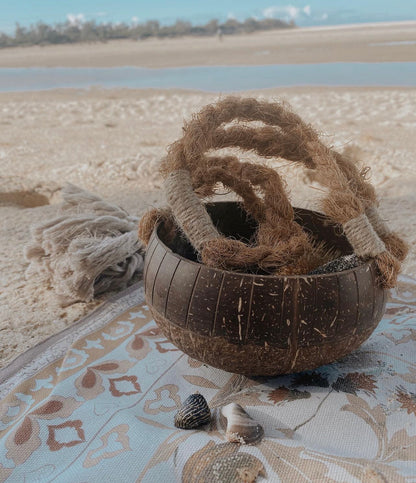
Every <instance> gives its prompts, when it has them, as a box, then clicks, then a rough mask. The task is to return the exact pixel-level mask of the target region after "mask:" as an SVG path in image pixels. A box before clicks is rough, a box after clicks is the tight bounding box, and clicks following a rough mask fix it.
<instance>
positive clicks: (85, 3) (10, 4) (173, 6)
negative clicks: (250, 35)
mask: <svg viewBox="0 0 416 483" xmlns="http://www.w3.org/2000/svg"><path fill="white" fill-rule="evenodd" d="M0 7H1V14H0V31H2V32H6V33H9V34H10V33H12V32H13V31H14V28H15V23H16V22H19V23H20V24H21V25H23V26H28V25H30V24H34V23H37V22H38V21H43V22H45V23H49V24H53V23H57V22H65V21H66V20H69V21H71V22H74V23H77V22H82V21H86V20H95V21H97V22H112V23H115V22H128V23H134V22H139V23H141V22H146V21H147V20H159V21H160V22H161V23H162V24H169V23H174V22H175V21H176V20H177V19H181V20H188V21H190V22H192V23H193V24H202V23H204V22H207V21H208V20H211V19H213V18H217V19H219V20H221V21H225V20H227V18H236V19H238V20H244V19H246V18H248V17H255V18H259V19H261V18H266V17H272V18H281V19H284V20H286V21H288V20H294V21H295V22H296V24H297V25H299V26H308V25H336V24H345V23H361V22H385V21H397V20H416V0H396V1H394V0H283V1H281V0H209V1H197V0H175V1H168V0H151V1H149V0H118V1H116V2H115V1H114V0H112V1H110V0H0Z"/></svg>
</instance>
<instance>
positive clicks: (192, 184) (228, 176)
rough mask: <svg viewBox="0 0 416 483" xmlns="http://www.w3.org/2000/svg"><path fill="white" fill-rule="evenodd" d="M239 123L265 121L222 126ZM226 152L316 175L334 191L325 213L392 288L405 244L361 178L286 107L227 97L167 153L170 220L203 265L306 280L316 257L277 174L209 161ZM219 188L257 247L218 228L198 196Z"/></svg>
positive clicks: (227, 160)
mask: <svg viewBox="0 0 416 483" xmlns="http://www.w3.org/2000/svg"><path fill="white" fill-rule="evenodd" d="M234 120H237V121H240V122H241V121H248V122H250V121H261V122H263V124H265V126H262V127H252V126H243V125H241V124H237V125H232V126H231V127H228V128H227V129H225V128H224V127H223V125H224V124H226V123H229V122H231V121H234ZM225 147H239V148H240V149H244V150H252V151H255V152H257V154H259V155H261V156H264V157H281V158H285V159H288V160H290V161H294V162H301V163H303V164H304V165H305V166H306V167H307V168H310V169H313V170H314V172H315V173H316V178H317V180H318V181H319V182H320V183H322V184H323V185H324V186H326V187H327V188H328V189H329V194H328V196H327V197H326V198H325V199H324V200H323V203H322V206H323V211H324V212H325V213H326V214H327V215H328V216H329V217H330V218H331V219H332V220H334V221H335V222H337V223H339V224H342V225H343V228H344V232H345V234H346V236H347V238H348V240H349V241H350V243H351V245H352V246H353V248H354V251H355V252H356V253H357V254H358V255H359V256H362V257H375V259H376V261H377V264H378V268H379V270H380V272H381V280H382V283H383V285H384V286H386V287H390V286H394V284H395V283H396V278H397V274H398V271H399V269H400V264H399V262H398V260H397V259H396V256H397V257H398V258H400V259H402V258H403V257H404V256H405V253H404V252H405V244H404V243H403V242H402V241H401V240H400V239H399V238H398V237H397V235H395V234H392V233H391V232H390V231H389V230H388V229H387V227H386V226H385V225H384V224H383V222H382V220H381V219H380V217H379V215H378V213H377V210H376V209H375V204H376V195H375V191H374V188H373V187H372V186H371V185H370V184H369V183H368V182H366V180H365V177H364V175H363V172H360V171H359V170H358V169H357V167H356V166H355V165H354V163H353V162H352V160H350V159H349V158H348V157H347V156H344V155H341V154H339V153H337V152H336V151H334V150H332V149H330V148H328V147H327V146H325V145H324V144H323V143H322V142H321V141H320V139H319V137H318V134H317V133H316V131H315V130H314V129H313V128H312V127H311V126H310V125H308V124H305V123H304V122H303V121H302V119H301V118H300V117H299V116H298V115H297V114H295V113H293V112H292V111H291V110H290V109H289V108H288V107H287V106H286V105H285V104H282V103H269V102H266V101H258V100H256V99H250V98H248V99H240V98H235V97H228V98H226V99H224V100H222V101H220V102H218V103H217V104H214V105H208V106H206V107H205V108H204V109H202V110H201V111H200V112H199V113H198V114H196V115H195V116H194V117H193V119H192V120H191V121H190V122H189V123H187V124H186V125H185V127H184V132H183V136H182V138H180V139H179V140H178V141H176V142H175V143H173V144H172V145H171V146H170V147H169V149H168V155H167V157H166V159H165V160H164V161H163V163H162V174H164V176H165V178H166V182H165V189H166V193H167V197H168V203H169V204H170V206H171V209H172V213H173V215H174V217H175V219H176V221H177V223H178V225H179V226H180V227H181V228H182V230H183V231H184V232H185V234H186V235H187V236H188V238H189V239H190V241H191V243H192V244H193V245H194V247H195V248H196V249H197V250H198V251H199V252H200V253H201V258H202V260H203V261H204V263H207V264H209V265H213V266H220V267H224V266H226V267H227V268H241V267H247V266H251V265H253V264H256V265H258V266H259V267H261V268H263V269H267V270H271V271H277V272H278V273H307V269H308V264H307V260H308V256H309V255H310V254H311V252H313V250H314V248H313V246H312V244H311V241H310V240H309V238H308V236H307V235H306V233H305V232H304V231H303V230H302V228H301V227H300V226H299V225H298V224H297V223H296V222H295V221H294V213H293V209H292V207H291V205H290V202H289V199H288V197H287V195H286V192H285V187H284V183H283V181H282V179H281V178H280V176H279V175H278V173H277V172H276V171H275V170H273V169H271V168H267V167H265V166H261V165H255V164H251V163H242V162H240V161H239V160H238V159H237V158H236V157H235V156H224V157H221V156H207V153H208V152H209V151H211V150H213V149H222V148H225ZM218 182H222V183H223V184H224V185H225V186H227V187H229V188H230V189H232V190H234V191H235V192H236V193H237V194H238V195H239V196H241V198H242V199H243V202H244V206H245V209H246V210H247V211H248V212H249V213H250V214H251V215H252V216H253V217H254V218H255V219H256V220H257V221H258V231H257V237H256V244H255V245H254V246H247V245H244V244H243V243H241V242H238V241H236V240H231V239H227V238H224V237H223V236H221V235H220V234H219V233H218V231H217V230H216V229H215V227H214V226H213V224H212V222H211V219H210V218H209V216H208V214H207V213H206V211H205V209H204V207H203V204H202V203H201V201H200V199H199V198H198V196H197V194H198V195H199V196H207V195H211V194H213V193H214V192H215V186H216V184H217V183H218ZM196 193H197V194H196ZM259 193H261V195H262V197H260V196H259ZM367 215H368V216H367ZM383 240H384V242H383ZM400 243H401V245H400Z"/></svg>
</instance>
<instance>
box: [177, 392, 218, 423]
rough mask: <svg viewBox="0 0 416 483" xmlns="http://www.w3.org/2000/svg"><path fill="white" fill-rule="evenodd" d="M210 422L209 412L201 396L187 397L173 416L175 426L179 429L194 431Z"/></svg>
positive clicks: (192, 395)
mask: <svg viewBox="0 0 416 483" xmlns="http://www.w3.org/2000/svg"><path fill="white" fill-rule="evenodd" d="M210 421H211V411H210V409H209V407H208V404H207V401H206V400H205V398H204V396H202V395H201V394H198V393H196V394H191V395H190V396H189V397H187V398H186V399H185V401H184V403H183V404H182V406H181V407H180V408H179V411H178V412H177V413H176V414H175V420H174V423H175V426H176V427H177V428H181V429H194V428H198V427H199V426H203V425H204V424H208V423H209V422H210Z"/></svg>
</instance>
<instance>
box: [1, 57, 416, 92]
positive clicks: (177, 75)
mask: <svg viewBox="0 0 416 483" xmlns="http://www.w3.org/2000/svg"><path fill="white" fill-rule="evenodd" d="M305 85H310V86H416V62H374V63H370V62H368V63H366V62H336V63H322V64H279V65H254V66H253V65H250V66H207V67H178V68H166V69H147V68H142V67H111V68H78V67H77V68H67V67H45V68H43V67H42V68H39V67H35V68H0V91H3V92H13V91H14V92H16V91H17V92H18V91H38V90H47V89H57V88H83V89H86V88H90V87H95V86H97V87H103V88H117V87H124V88H135V89H139V88H179V89H197V90H203V91H208V92H233V91H243V90H251V89H264V88H272V87H288V86H305Z"/></svg>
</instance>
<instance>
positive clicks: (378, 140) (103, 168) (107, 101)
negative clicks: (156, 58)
mask: <svg viewBox="0 0 416 483" xmlns="http://www.w3.org/2000/svg"><path fill="white" fill-rule="evenodd" d="M257 95H259V93H257ZM260 95H261V96H262V97H263V96H264V97H266V98H276V97H277V96H284V97H285V98H286V99H288V100H289V101H290V102H291V103H292V105H293V107H294V108H295V110H297V111H298V112H299V113H301V115H302V116H303V117H304V118H305V119H306V120H309V121H311V122H313V124H314V125H316V126H317V127H318V128H319V129H320V130H322V131H323V133H325V139H326V141H327V142H329V143H331V142H333V143H334V144H335V145H336V146H338V147H340V148H341V147H342V146H345V145H356V146H358V147H359V148H360V150H361V151H362V157H363V159H364V162H365V164H367V165H369V166H371V168H372V180H373V182H374V183H375V185H376V186H377V191H378V194H379V196H380V200H381V212H382V214H383V216H384V217H385V218H386V219H387V220H388V221H389V223H390V225H391V226H392V227H393V228H394V229H396V230H398V231H399V232H401V233H402V234H403V235H405V237H406V239H407V240H408V241H409V242H410V243H411V244H412V245H413V246H414V244H415V241H416V230H415V227H416V210H415V208H416V194H415V186H416V166H415V161H414V154H415V147H416V144H415V136H414V132H415V127H416V117H415V112H416V109H415V108H416V89H406V90H405V89H400V90H398V89H335V88H334V89H317V88H314V89H312V88H309V89H308V88H303V89H293V90H286V91H282V90H275V91H270V92H264V93H262V94H260ZM216 98H217V97H216V96H214V95H208V94H201V93H192V92H172V91H160V92H152V91H121V90H120V91H101V90H96V91H92V92H85V91H61V92H47V93H36V94H31V93H25V94H13V95H5V94H3V95H0V112H1V118H0V122H1V127H2V129H1V131H0V159H1V166H2V174H1V189H0V219H1V231H0V265H1V267H2V276H1V289H0V293H1V295H0V306H1V311H0V341H1V342H0V344H1V346H0V359H1V364H2V365H4V364H6V363H7V362H9V361H10V360H11V359H12V358H14V357H15V356H16V355H18V354H19V353H21V352H22V351H24V350H25V349H27V348H29V347H31V346H32V345H34V344H35V343H37V342H39V341H41V340H43V339H44V338H45V337H47V336H49V335H51V334H53V333H55V332H57V331H59V330H61V329H63V328H64V327H66V326H67V325H68V324H71V323H72V322H73V321H75V320H77V319H78V318H79V317H80V316H81V315H83V314H85V313H87V312H88V311H90V310H91V309H92V308H93V307H95V306H96V305H97V303H99V302H95V303H90V304H83V303H78V304H74V305H72V306H70V307H66V308H62V307H60V306H59V304H58V302H57V299H56V297H55V294H54V292H53V291H52V290H51V289H50V288H48V287H44V286H39V285H38V282H37V280H36V279H30V280H25V277H24V272H25V268H26V262H25V261H24V259H23V256H22V252H23V246H24V245H25V244H26V243H27V241H28V240H29V227H30V225H32V224H33V223H38V222H41V221H44V220H46V219H48V218H50V217H53V216H55V215H56V214H57V212H58V207H59V205H58V204H57V203H58V202H59V188H60V187H61V186H62V185H63V184H64V183H65V182H67V181H70V182H72V183H75V184H77V185H80V186H82V187H84V188H87V189H89V190H93V191H95V192H97V193H98V194H100V195H102V196H103V197H105V198H107V199H109V200H111V201H113V202H116V203H119V204H121V205H122V206H123V207H124V208H125V209H127V210H128V211H129V212H131V213H133V214H140V213H143V212H144V211H145V210H146V209H147V208H148V207H149V206H157V205H159V204H160V203H162V202H163V196H162V193H161V192H160V191H159V187H160V179H159V176H158V174H157V165H158V162H159V160H160V158H161V157H162V156H163V154H164V153H165V148H166V146H167V145H168V144H169V143H171V142H172V141H174V140H175V139H176V138H177V137H178V136H179V135H180V131H181V126H182V123H183V119H184V118H187V117H189V115H190V114H191V113H192V112H194V111H196V110H198V109H199V108H200V107H201V106H202V105H204V104H206V103H207V102H210V101H214V100H215V99H216ZM245 157H246V158H248V156H247V155H245ZM290 173H292V175H291V176H290V182H291V185H292V188H293V194H294V202H295V203H296V204H298V205H306V206H311V199H310V191H307V189H306V187H305V185H304V184H303V181H302V177H301V176H300V175H299V172H296V171H292V170H290ZM296 183H297V186H296ZM41 203H50V204H43V205H42V206H34V207H31V206H30V205H36V204H41ZM28 205H29V206H28ZM312 205H313V204H312ZM404 273H406V274H409V275H413V276H416V256H415V253H414V251H413V250H412V253H411V254H410V256H409V258H408V260H407V261H406V263H405V265H404Z"/></svg>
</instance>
